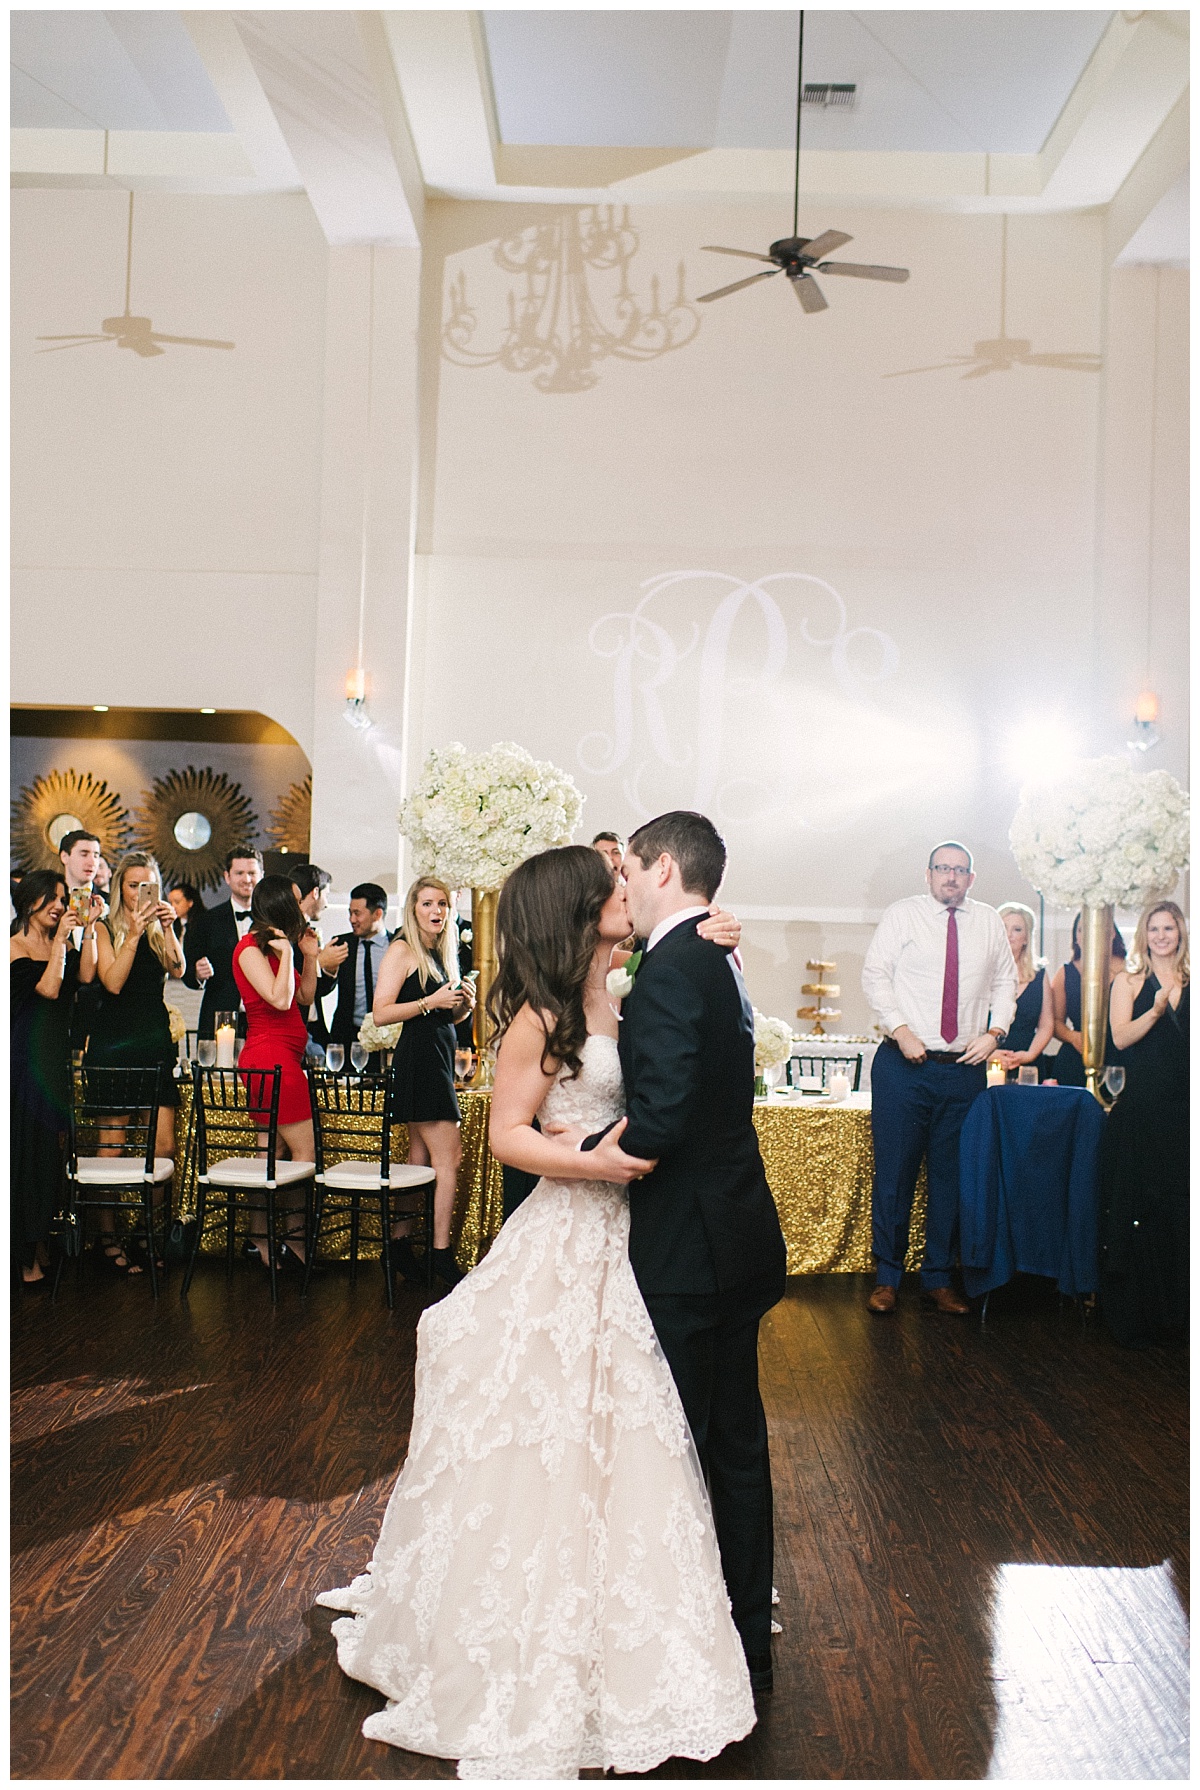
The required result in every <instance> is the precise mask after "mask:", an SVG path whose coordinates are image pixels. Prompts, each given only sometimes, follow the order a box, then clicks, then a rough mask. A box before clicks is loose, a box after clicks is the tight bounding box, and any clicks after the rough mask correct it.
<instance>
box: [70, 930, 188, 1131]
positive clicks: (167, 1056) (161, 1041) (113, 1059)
mask: <svg viewBox="0 0 1200 1790" xmlns="http://www.w3.org/2000/svg"><path fill="white" fill-rule="evenodd" d="M166 981H167V972H166V970H165V969H164V968H163V966H162V964H161V963H160V962H159V961H158V958H157V957H156V956H155V955H154V952H153V951H152V950H151V948H150V940H149V939H148V938H147V937H146V934H145V933H143V934H142V936H141V938H140V939H139V940H138V948H137V953H136V955H135V956H134V959H133V964H132V966H131V968H130V971H129V974H128V976H126V978H125V985H124V987H123V988H122V990H121V992H120V994H110V993H109V991H108V989H105V990H104V994H103V997H102V998H101V1000H100V1004H99V1006H98V1008H97V1010H96V1016H95V1018H94V1020H93V1021H92V1032H91V1037H90V1038H89V1039H88V1047H87V1054H86V1055H85V1057H84V1069H85V1071H86V1070H87V1069H89V1068H95V1069H153V1068H154V1066H155V1064H157V1063H161V1064H162V1066H163V1069H164V1071H165V1073H164V1074H163V1075H162V1076H161V1077H160V1083H159V1085H160V1089H161V1099H162V1104H163V1105H164V1106H178V1105H179V1090H178V1088H177V1087H176V1085H175V1082H174V1080H173V1079H172V1072H173V1070H174V1068H175V1064H176V1063H177V1062H178V1060H179V1052H178V1049H177V1048H176V1046H175V1045H174V1044H172V1042H171V1022H170V1020H169V1019H168V1018H167V1007H166V1000H165V995H164V990H165V988H166ZM110 1096H111V1097H112V1098H113V1099H114V1100H118V1099H119V1098H120V1089H119V1088H118V1089H117V1090H116V1091H115V1092H114V1091H113V1090H112V1089H111V1088H110V1089H109V1090H108V1091H107V1092H106V1095H105V1098H106V1099H107V1098H109V1097H110ZM113 1110H114V1111H116V1110H117V1109H116V1107H115V1106H114V1108H113Z"/></svg>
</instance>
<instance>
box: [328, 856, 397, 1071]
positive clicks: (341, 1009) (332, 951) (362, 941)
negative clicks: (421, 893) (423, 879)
mask: <svg viewBox="0 0 1200 1790" xmlns="http://www.w3.org/2000/svg"><path fill="white" fill-rule="evenodd" d="M387 904H388V898H387V891H386V889H381V888H380V886H379V884H378V883H359V884H358V886H357V887H356V888H353V889H351V891H350V931H349V932H343V933H339V935H338V936H337V938H334V939H331V940H330V942H329V944H328V945H326V947H325V949H324V950H323V951H322V952H321V955H320V958H319V959H318V961H319V963H320V966H321V970H322V972H323V973H322V976H321V980H320V983H319V984H318V986H317V999H316V1001H315V1002H314V1003H313V1006H314V1008H318V1007H319V1006H320V1003H321V1001H322V1000H324V998H325V996H326V995H329V994H332V993H333V991H334V989H335V988H336V989H337V997H338V998H337V1006H336V1008H335V1009H334V1014H333V1019H332V1020H331V1021H330V1025H329V1042H330V1043H331V1044H344V1045H345V1047H346V1055H347V1058H348V1057H349V1054H350V1047H351V1045H353V1044H356V1043H357V1042H358V1028H359V1027H360V1026H361V1024H362V1022H363V1020H364V1019H365V1018H366V1016H367V1014H368V1013H369V1012H370V1011H371V1007H372V1004H373V1002H374V999H375V984H376V982H377V981H378V980H379V971H380V967H381V965H382V963H383V958H384V953H385V952H386V950H387V948H388V945H389V944H390V942H391V941H390V939H389V938H388V933H387V927H386V925H385V921H386V919H387ZM382 1056H383V1053H382V1052H381V1051H373V1052H372V1053H371V1055H370V1057H369V1058H368V1060H367V1069H368V1070H369V1071H372V1072H374V1071H376V1070H378V1069H380V1068H381V1067H382Z"/></svg>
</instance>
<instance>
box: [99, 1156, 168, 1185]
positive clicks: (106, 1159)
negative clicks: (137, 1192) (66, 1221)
mask: <svg viewBox="0 0 1200 1790" xmlns="http://www.w3.org/2000/svg"><path fill="white" fill-rule="evenodd" d="M144 1172H145V1164H144V1162H143V1161H139V1159H138V1158H137V1157H136V1156H81V1157H80V1158H79V1161H78V1163H77V1164H76V1169H75V1179H76V1180H77V1181H79V1182H80V1183H81V1184H82V1185H83V1186H85V1187H137V1186H139V1185H140V1184H141V1180H142V1176H143V1174H144ZM174 1173H175V1164H174V1162H173V1161H172V1160H171V1158H170V1157H169V1156H156V1157H155V1158H154V1184H155V1186H156V1187H157V1186H158V1184H159V1183H160V1182H162V1181H169V1180H170V1179H171V1176H172V1175H173V1174H174Z"/></svg>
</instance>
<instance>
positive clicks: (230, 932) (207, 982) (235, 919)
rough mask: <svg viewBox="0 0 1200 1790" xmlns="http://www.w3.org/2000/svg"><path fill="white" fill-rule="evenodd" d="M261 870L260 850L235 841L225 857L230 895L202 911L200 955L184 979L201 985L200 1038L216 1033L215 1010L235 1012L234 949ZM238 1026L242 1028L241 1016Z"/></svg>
mask: <svg viewBox="0 0 1200 1790" xmlns="http://www.w3.org/2000/svg"><path fill="white" fill-rule="evenodd" d="M262 873H263V861H262V853H261V852H259V851H256V850H255V848H254V847H253V846H252V845H238V846H235V847H234V849H233V850H232V851H231V852H229V853H228V854H227V856H226V859H225V885H226V887H227V888H228V890H229V895H230V899H229V900H228V901H222V902H220V903H219V904H218V905H217V906H216V907H210V908H207V909H206V910H205V912H204V915H203V924H202V927H201V931H200V936H199V938H198V939H197V940H196V948H197V950H198V951H199V952H200V955H199V956H198V957H197V958H196V959H195V960H194V961H192V960H190V959H189V962H188V967H187V973H186V975H185V977H184V981H185V983H186V984H187V986H188V987H189V988H202V989H203V990H204V999H203V1001H202V1002H201V1004H200V1021H199V1026H198V1032H199V1035H200V1037H201V1038H212V1037H213V1036H214V1035H215V1033H216V1016H217V1014H218V1013H236V1012H238V1009H239V1006H240V999H239V996H238V991H237V984H236V982H235V981H234V979H233V950H234V946H235V945H236V944H237V943H238V941H239V940H240V939H244V938H245V936H246V934H247V932H249V930H250V900H251V897H252V896H253V894H254V890H255V886H256V884H257V883H258V882H259V879H260V878H261V876H262ZM238 1029H239V1031H244V1029H245V1023H244V1019H243V1018H242V1016H240V1015H239V1018H238Z"/></svg>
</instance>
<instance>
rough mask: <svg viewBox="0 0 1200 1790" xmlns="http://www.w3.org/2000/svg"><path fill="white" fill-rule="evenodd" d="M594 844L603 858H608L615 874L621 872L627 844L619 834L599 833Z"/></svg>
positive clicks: (593, 841)
mask: <svg viewBox="0 0 1200 1790" xmlns="http://www.w3.org/2000/svg"><path fill="white" fill-rule="evenodd" d="M592 844H593V845H594V847H595V848H596V850H597V851H598V852H599V853H600V856H601V857H602V858H607V859H608V862H609V863H610V864H611V865H612V867H613V871H614V873H617V872H619V871H620V868H621V863H622V861H623V859H624V857H625V844H624V841H623V840H622V838H621V836H620V834H619V833H597V834H596V836H595V838H594V839H593V840H592Z"/></svg>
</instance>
